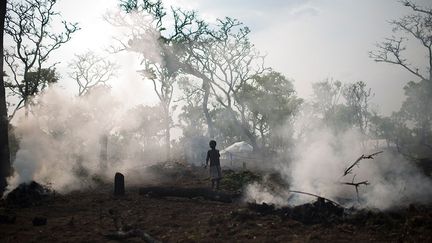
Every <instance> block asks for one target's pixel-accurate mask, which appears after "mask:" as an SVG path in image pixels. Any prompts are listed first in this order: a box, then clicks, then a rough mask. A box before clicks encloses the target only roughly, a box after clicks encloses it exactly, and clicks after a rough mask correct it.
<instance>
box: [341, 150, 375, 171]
mask: <svg viewBox="0 0 432 243" xmlns="http://www.w3.org/2000/svg"><path fill="white" fill-rule="evenodd" d="M382 152H383V151H379V152H376V153H373V154H369V155H364V154H362V155H361V156H360V157H359V158H358V159H357V160H356V161H355V162H354V163H353V164H352V165H350V166H349V167H348V168H347V169H345V171H344V174H343V176H346V175H348V174H350V173H351V172H352V169H353V168H354V166H356V165H358V163H360V161H361V160H363V159H374V156H375V155H378V154H380V153H382Z"/></svg>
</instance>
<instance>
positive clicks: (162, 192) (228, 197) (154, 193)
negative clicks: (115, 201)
mask: <svg viewBox="0 0 432 243" xmlns="http://www.w3.org/2000/svg"><path fill="white" fill-rule="evenodd" d="M139 194H141V195H149V196H151V197H186V198H195V197H202V198H204V199H206V200H210V201H218V202H224V203H231V202H233V201H234V200H235V199H237V198H239V197H240V195H239V194H229V193H224V192H218V191H213V190H210V189H207V188H178V187H158V186H154V187H143V188H140V189H139Z"/></svg>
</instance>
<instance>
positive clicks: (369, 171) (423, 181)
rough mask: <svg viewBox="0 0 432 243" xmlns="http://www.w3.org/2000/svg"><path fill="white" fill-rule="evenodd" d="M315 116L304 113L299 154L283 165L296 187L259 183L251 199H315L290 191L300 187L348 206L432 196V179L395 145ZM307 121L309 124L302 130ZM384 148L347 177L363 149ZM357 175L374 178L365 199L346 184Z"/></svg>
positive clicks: (365, 188)
mask: <svg viewBox="0 0 432 243" xmlns="http://www.w3.org/2000/svg"><path fill="white" fill-rule="evenodd" d="M305 119H306V120H305ZM310 119H313V118H311V117H307V118H301V117H298V119H297V122H296V127H295V130H296V131H302V132H303V133H302V134H301V136H298V138H297V139H296V140H295V143H294V144H295V148H294V150H293V154H289V155H287V157H289V158H290V159H289V160H288V159H287V160H286V162H285V163H282V164H279V165H278V166H279V168H277V169H278V170H279V171H281V173H282V175H283V177H284V178H285V179H286V180H287V182H288V183H289V185H290V188H289V189H288V188H287V189H286V191H277V192H270V191H269V190H268V189H266V188H265V187H263V186H262V185H260V184H253V185H250V186H249V187H248V188H247V191H248V194H247V197H246V198H247V200H252V201H256V202H267V203H274V204H277V205H296V204H300V203H305V202H308V201H310V200H313V199H312V198H311V197H308V196H303V195H299V194H293V193H292V194H289V193H288V190H298V191H304V192H309V193H313V194H317V195H320V196H323V197H326V198H329V199H332V200H335V201H339V202H341V203H342V204H344V205H345V206H357V207H372V208H379V209H387V208H391V207H396V206H403V205H407V204H410V203H428V202H431V201H432V190H431V189H430V188H432V180H431V179H430V178H429V177H426V176H425V175H424V174H422V172H420V171H419V170H418V169H417V168H416V167H415V166H414V165H413V162H410V161H407V160H406V159H404V158H403V157H402V156H398V155H397V154H396V153H395V152H394V151H392V149H388V148H375V147H373V146H370V145H367V144H368V143H365V142H364V141H365V138H364V136H363V135H362V134H361V133H360V132H359V131H358V130H356V129H354V128H353V129H348V130H345V131H333V130H331V129H329V128H328V127H326V126H325V125H324V124H321V123H320V122H316V120H315V122H311V120H310ZM305 124H308V128H307V129H301V127H302V126H304V125H305ZM299 126H300V127H299ZM379 150H384V152H383V153H381V154H379V155H377V156H376V157H375V159H373V160H371V159H366V160H361V162H360V163H359V166H355V167H354V168H353V171H352V173H350V174H348V175H346V176H343V174H344V171H345V169H346V168H348V167H349V166H350V165H351V164H352V163H353V162H354V161H356V159H357V158H359V157H360V156H361V155H362V154H364V155H368V154H372V153H374V152H377V151H379ZM354 176H355V178H354V182H360V181H366V180H367V181H368V182H369V183H370V184H369V185H367V186H360V187H359V200H357V194H356V190H355V187H354V186H350V185H345V184H343V182H353V177H354Z"/></svg>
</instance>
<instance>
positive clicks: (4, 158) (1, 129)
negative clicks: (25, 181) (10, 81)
mask: <svg viewBox="0 0 432 243" xmlns="http://www.w3.org/2000/svg"><path fill="white" fill-rule="evenodd" d="M0 14H1V15H0V26H1V30H0V42H1V45H0V46H1V47H0V55H1V58H0V76H1V80H0V197H1V196H3V192H4V190H5V189H6V186H7V181H6V177H8V176H9V174H10V167H11V164H10V154H9V130H8V129H9V126H8V125H9V121H8V116H7V107H6V91H5V86H4V75H3V74H4V70H3V34H4V20H5V16H6V0H4V1H2V3H1V9H0Z"/></svg>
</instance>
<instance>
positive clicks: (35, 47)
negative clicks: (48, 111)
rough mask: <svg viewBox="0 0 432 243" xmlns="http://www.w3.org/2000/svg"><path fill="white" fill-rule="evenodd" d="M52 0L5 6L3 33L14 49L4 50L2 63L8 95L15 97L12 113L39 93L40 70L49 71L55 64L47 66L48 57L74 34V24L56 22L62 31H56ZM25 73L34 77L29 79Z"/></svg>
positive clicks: (26, 1) (43, 82) (15, 3)
mask: <svg viewBox="0 0 432 243" xmlns="http://www.w3.org/2000/svg"><path fill="white" fill-rule="evenodd" d="M55 4H56V1H55V0H25V1H10V2H8V4H7V14H6V19H5V33H6V34H7V35H8V36H9V37H10V38H11V39H12V41H13V43H14V46H11V47H9V48H8V49H6V50H5V62H6V64H7V66H8V67H9V69H10V72H11V73H12V75H11V81H10V83H9V85H8V87H9V89H10V90H11V92H12V94H14V95H16V96H18V97H19V102H18V104H17V105H16V107H15V109H14V111H15V110H18V109H20V108H22V107H26V114H27V112H28V105H29V101H30V98H31V97H32V96H34V95H35V94H37V93H38V92H39V91H40V90H42V89H43V88H44V87H45V86H46V83H47V81H46V80H43V79H42V70H44V69H45V70H52V69H53V68H54V66H55V64H56V63H54V64H50V65H48V58H49V56H50V54H51V53H52V52H53V51H55V50H57V49H58V48H60V46H61V45H63V44H64V43H66V42H68V41H69V40H70V39H71V35H72V34H73V33H74V32H75V31H77V30H78V29H79V28H78V25H77V24H76V23H69V22H66V21H65V20H60V21H61V23H62V25H63V32H57V31H55V28H54V23H57V21H58V17H59V15H60V14H59V13H58V12H56V11H54V10H53V9H54V6H55ZM29 73H34V74H35V76H34V77H33V78H32V79H30V78H29Z"/></svg>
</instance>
